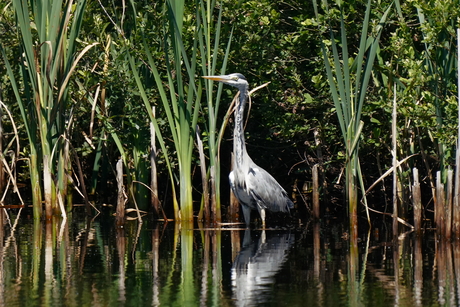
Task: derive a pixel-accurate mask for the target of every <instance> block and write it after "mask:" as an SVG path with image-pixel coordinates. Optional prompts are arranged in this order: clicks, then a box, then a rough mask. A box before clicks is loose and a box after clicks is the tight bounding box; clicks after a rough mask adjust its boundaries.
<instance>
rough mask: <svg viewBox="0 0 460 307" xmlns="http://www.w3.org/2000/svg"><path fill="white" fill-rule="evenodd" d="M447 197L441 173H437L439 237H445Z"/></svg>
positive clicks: (436, 215) (436, 209) (436, 218)
mask: <svg viewBox="0 0 460 307" xmlns="http://www.w3.org/2000/svg"><path fill="white" fill-rule="evenodd" d="M445 199H446V198H445V196H444V184H442V182H441V172H440V171H438V172H437V173H436V203H435V208H434V217H435V221H436V231H437V233H438V236H439V235H441V236H444V235H445V229H446V226H445V222H446V214H445V206H444V202H445Z"/></svg>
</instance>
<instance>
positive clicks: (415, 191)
mask: <svg viewBox="0 0 460 307" xmlns="http://www.w3.org/2000/svg"><path fill="white" fill-rule="evenodd" d="M413 176H414V184H413V185H412V204H413V205H414V228H415V233H416V234H420V232H421V230H422V196H421V191H420V182H419V176H418V169H417V168H416V167H414V169H413Z"/></svg>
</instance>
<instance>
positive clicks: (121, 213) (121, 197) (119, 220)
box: [116, 158, 126, 227]
mask: <svg viewBox="0 0 460 307" xmlns="http://www.w3.org/2000/svg"><path fill="white" fill-rule="evenodd" d="M116 171H117V187H118V197H117V217H116V224H117V227H120V226H123V225H124V223H125V203H126V197H125V191H124V186H123V159H122V158H120V159H119V160H118V162H117V167H116Z"/></svg>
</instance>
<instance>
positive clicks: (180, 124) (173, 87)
mask: <svg viewBox="0 0 460 307" xmlns="http://www.w3.org/2000/svg"><path fill="white" fill-rule="evenodd" d="M183 7H184V2H183V1H167V2H166V7H165V12H166V14H167V16H168V27H166V28H165V36H166V37H167V41H168V43H169V44H168V43H165V50H164V52H165V59H166V68H167V71H166V76H165V77H166V79H167V84H164V83H163V75H161V74H160V72H159V70H158V68H157V63H156V61H155V60H154V59H153V56H152V54H151V52H150V47H149V45H148V43H147V42H146V41H145V40H144V41H143V49H144V51H145V53H146V55H147V61H146V62H147V64H148V66H149V68H150V71H151V73H152V75H153V77H154V79H155V83H156V86H157V89H158V92H159V95H160V100H161V103H162V105H163V110H164V112H165V114H166V117H167V121H168V124H169V128H170V132H171V137H172V140H173V142H174V149H175V153H176V158H177V161H178V166H179V170H178V172H179V174H178V176H177V177H176V176H175V174H174V170H173V168H172V165H171V163H170V160H169V159H170V157H169V150H168V149H167V148H166V145H165V142H164V139H163V136H162V134H161V131H160V129H159V125H158V122H157V119H156V117H155V116H154V115H153V112H152V105H151V102H150V100H149V99H148V97H147V95H146V92H145V85H144V84H143V81H142V80H141V78H140V75H139V71H138V67H139V66H140V65H141V64H140V63H139V62H138V61H136V59H134V57H133V56H130V57H129V62H130V66H131V69H132V72H133V76H134V78H135V80H136V84H137V86H138V88H139V92H140V94H141V97H142V100H143V102H144V105H145V107H146V110H147V112H148V115H149V118H150V120H151V122H152V124H153V126H154V128H155V132H156V136H157V138H158V141H159V144H160V146H161V148H162V150H163V153H164V155H165V158H166V162H167V166H168V170H169V174H170V178H171V181H172V189H173V206H174V215H175V219H176V220H181V221H186V222H191V221H192V220H193V201H192V153H193V148H194V135H195V127H196V124H197V121H198V114H199V104H200V99H201V90H200V89H198V88H197V87H196V85H195V68H196V57H197V48H196V44H197V43H196V41H195V43H194V46H193V48H192V56H191V60H189V58H188V55H187V54H186V52H185V48H184V43H183V41H182V32H181V31H182V22H183V17H184V16H183V14H184V11H183ZM190 63H191V64H190ZM184 69H185V72H186V73H185V75H186V76H184V75H183V74H182V73H181V72H182V71H183V70H184ZM174 74H175V75H174ZM186 85H188V92H187V91H186V89H185V88H186ZM168 92H169V95H168ZM176 178H178V185H179V201H180V205H179V202H178V201H177V198H176V192H175V184H176V182H175V179H176Z"/></svg>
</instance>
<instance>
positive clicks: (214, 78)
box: [202, 75, 232, 82]
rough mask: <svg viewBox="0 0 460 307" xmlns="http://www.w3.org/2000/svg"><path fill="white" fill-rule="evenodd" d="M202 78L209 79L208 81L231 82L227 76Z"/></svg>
mask: <svg viewBox="0 0 460 307" xmlns="http://www.w3.org/2000/svg"><path fill="white" fill-rule="evenodd" d="M202 78H205V79H209V80H214V81H220V82H228V81H230V80H232V78H230V77H229V76H225V75H224V76H202Z"/></svg>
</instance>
